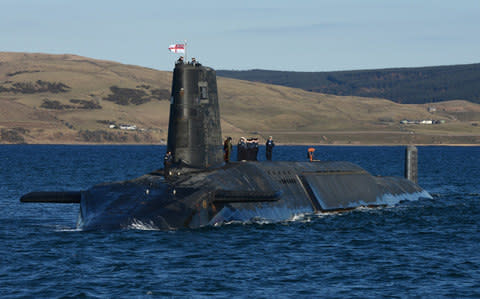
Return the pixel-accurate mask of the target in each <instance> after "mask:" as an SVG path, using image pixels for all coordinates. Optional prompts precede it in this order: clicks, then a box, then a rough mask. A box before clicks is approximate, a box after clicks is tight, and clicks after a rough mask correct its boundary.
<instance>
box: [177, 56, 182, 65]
mask: <svg viewBox="0 0 480 299" xmlns="http://www.w3.org/2000/svg"><path fill="white" fill-rule="evenodd" d="M177 64H183V56H180V58H178V60H177Z"/></svg>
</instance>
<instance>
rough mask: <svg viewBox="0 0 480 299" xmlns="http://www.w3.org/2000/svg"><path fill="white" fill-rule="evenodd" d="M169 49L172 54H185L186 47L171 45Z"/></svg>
mask: <svg viewBox="0 0 480 299" xmlns="http://www.w3.org/2000/svg"><path fill="white" fill-rule="evenodd" d="M168 49H169V50H170V52H173V53H185V45H184V44H174V45H170V47H168Z"/></svg>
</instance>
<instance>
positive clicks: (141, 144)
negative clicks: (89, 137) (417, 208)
mask: <svg viewBox="0 0 480 299" xmlns="http://www.w3.org/2000/svg"><path fill="white" fill-rule="evenodd" d="M2 145H53V146H56V145H58V146H65V145H73V146H86V145H88V146H96V145H98V146H166V144H157V143H0V146H2ZM276 145H277V146H327V147H328V146H345V147H349V146H350V147H354V146H357V147H369V146H379V147H380V146H382V147H388V146H409V145H414V146H452V147H475V146H480V144H470V143H458V144H456V143H438V144H340V143H339V144H323V143H277V144H276ZM260 146H264V144H260Z"/></svg>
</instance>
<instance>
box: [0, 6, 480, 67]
mask: <svg viewBox="0 0 480 299" xmlns="http://www.w3.org/2000/svg"><path fill="white" fill-rule="evenodd" d="M479 32H480V0H457V1H452V0H437V1H433V0H414V1H412V0H401V1H397V0H308V1H307V0H305V1H302V0H296V1H294V0H292V1H284V0H264V1H262V0H256V1H250V0H247V1H228V0H223V1H220V0H219V1H216V0H211V1H210V0H204V1H200V0H196V1H186V0H184V1H174V0H168V1H159V0H156V1H154V0H136V1H134V0H129V1H123V0H116V1H110V0H104V1H102V0H93V1H92V0H82V1H80V0H77V1H69V0H0V51H7V52H40V53H51V54H63V53H70V54H77V55H81V56H87V57H91V58H97V59H107V60H113V61H118V62H121V63H126V64H134V65H140V66H145V67H151V68H155V69H159V70H172V68H173V63H174V60H175V59H176V58H177V55H175V54H171V53H169V52H168V46H169V45H170V44H172V43H175V42H182V41H183V40H187V44H188V45H187V47H188V48H187V49H188V50H187V54H188V56H189V57H192V56H193V57H196V58H197V59H198V60H199V61H200V62H202V63H203V64H205V65H208V66H211V67H213V68H215V69H234V70H246V69H270V70H289V71H334V70H358V69H374V68H391V67H413V66H434V65H451V64H465V63H478V62H480V38H478V35H479Z"/></svg>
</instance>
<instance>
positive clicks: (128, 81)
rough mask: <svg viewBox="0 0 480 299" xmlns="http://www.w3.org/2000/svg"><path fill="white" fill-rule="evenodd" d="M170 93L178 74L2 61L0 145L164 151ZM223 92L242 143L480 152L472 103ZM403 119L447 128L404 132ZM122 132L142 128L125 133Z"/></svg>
mask: <svg viewBox="0 0 480 299" xmlns="http://www.w3.org/2000/svg"><path fill="white" fill-rule="evenodd" d="M172 66H173V65H172ZM170 85H171V73H170V72H164V71H157V70H153V69H149V68H143V67H138V66H132V65H124V64H120V63H116V62H111V61H102V60H95V59H90V58H85V57H80V56H76V55H47V54H27V53H0V130H1V135H0V142H1V143H21V142H26V143H164V142H165V140H166V137H167V124H168V113H169V97H170ZM218 88H219V98H220V106H221V115H222V129H223V132H224V135H225V136H226V135H231V136H233V137H234V139H236V138H238V137H240V136H260V137H265V136H268V135H274V137H275V139H276V140H277V141H278V142H279V143H322V144H407V143H419V144H430V143H456V144H458V143H465V144H478V143H480V128H479V127H478V125H477V124H478V123H479V122H480V105H478V104H472V103H469V102H465V101H451V102H442V103H439V104H435V105H434V106H432V107H427V106H426V105H401V104H396V103H394V102H391V101H388V100H383V99H373V98H361V97H340V96H332V95H324V94H318V93H311V92H307V91H304V90H301V89H293V88H287V87H282V86H275V85H268V84H261V83H254V82H247V81H240V80H234V79H227V78H221V77H219V78H218ZM429 108H430V112H429V111H427V110H428V109H429ZM432 108H435V109H436V111H432ZM403 119H408V120H429V119H434V120H442V121H445V123H443V124H435V125H421V124H406V125H404V124H400V121H401V120H403ZM121 124H126V125H127V124H128V125H135V126H136V127H137V129H136V130H122V129H118V127H119V126H120V125H121ZM110 125H116V126H117V128H115V129H112V128H110V127H109V126H110Z"/></svg>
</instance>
